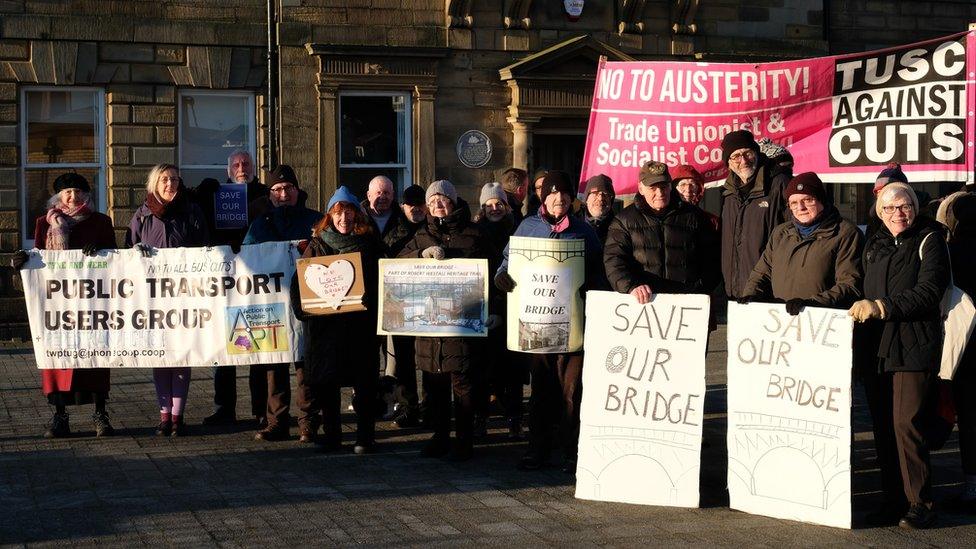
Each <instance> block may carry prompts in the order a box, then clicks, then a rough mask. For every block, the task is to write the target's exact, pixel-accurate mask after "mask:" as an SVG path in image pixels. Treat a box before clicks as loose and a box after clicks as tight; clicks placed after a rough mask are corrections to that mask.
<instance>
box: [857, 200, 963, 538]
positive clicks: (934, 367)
mask: <svg viewBox="0 0 976 549" xmlns="http://www.w3.org/2000/svg"><path fill="white" fill-rule="evenodd" d="M875 209H876V212H877V214H878V218H880V219H881V222H882V225H883V226H882V227H880V228H879V229H878V230H877V231H875V232H874V233H872V234H871V236H870V237H869V238H868V241H867V243H866V244H865V246H864V257H863V261H864V297H865V299H862V300H860V301H858V302H857V303H855V304H854V306H852V307H851V309H850V311H849V314H850V315H851V316H852V317H854V320H856V321H858V322H863V323H865V324H864V329H863V330H862V331H861V333H860V334H858V335H859V337H858V343H857V345H856V346H855V349H856V350H864V351H866V352H865V354H866V355H869V356H861V355H860V354H859V355H858V357H857V359H856V364H857V365H858V368H859V370H860V374H861V377H862V380H863V382H864V388H865V393H866V394H867V397H868V405H869V407H870V409H871V418H872V420H873V422H874V443H875V447H876V449H877V454H878V463H879V465H880V467H881V482H882V489H883V492H884V496H885V502H884V505H883V506H882V507H881V508H879V509H878V510H877V511H876V512H874V513H871V514H869V515H868V522H871V523H873V524H876V525H883V524H894V523H895V522H898V524H899V526H901V527H903V528H928V527H929V526H931V525H932V524H933V523H934V521H935V513H934V512H933V511H932V493H931V466H930V463H929V444H928V439H927V436H926V424H927V423H928V421H929V420H930V418H932V416H933V414H934V401H935V398H934V387H935V381H936V373H937V371H938V369H939V361H940V357H941V352H942V315H941V312H940V302H941V300H942V296H943V294H944V293H945V291H946V287H947V286H948V284H949V256H948V250H947V249H946V243H945V234H944V228H943V227H942V225H941V224H939V223H938V222H937V221H935V220H933V219H930V218H928V217H926V216H924V215H921V214H920V213H919V204H918V198H917V197H916V195H915V192H914V191H913V190H912V188H911V187H909V186H908V185H906V184H904V183H889V184H888V185H886V186H885V187H884V189H883V190H882V191H881V192H880V193H879V194H878V202H877V203H876V204H875ZM899 517H901V520H900V521H899Z"/></svg>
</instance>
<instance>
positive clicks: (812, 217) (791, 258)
mask: <svg viewBox="0 0 976 549" xmlns="http://www.w3.org/2000/svg"><path fill="white" fill-rule="evenodd" d="M783 196H784V197H785V198H786V203H787V205H788V207H789V209H790V216H791V217H792V219H791V220H790V221H787V222H786V223H783V224H781V225H779V226H778V227H776V228H775V229H774V230H773V234H772V235H771V236H770V238H769V242H767V243H766V250H765V251H764V252H763V255H762V257H761V258H760V259H759V262H758V263H756V266H755V267H754V268H753V270H752V276H750V277H749V282H748V283H747V284H746V287H745V289H744V290H743V292H742V293H743V295H742V297H740V298H739V303H748V302H749V301H756V300H759V301H764V300H770V299H775V300H778V301H783V302H785V303H786V312H788V313H789V314H791V315H797V314H799V312H800V310H801V309H802V308H803V307H804V306H806V305H810V306H815V307H850V305H851V304H852V303H854V301H855V300H857V299H858V298H859V297H861V279H862V274H861V253H862V250H863V248H864V237H863V235H862V234H861V231H860V230H859V229H858V228H857V226H856V225H854V224H853V223H851V222H850V221H847V220H846V219H843V218H841V216H840V212H838V211H837V208H835V207H834V205H833V203H832V202H831V201H830V200H829V199H828V198H827V191H826V190H825V189H824V185H823V182H821V181H820V178H819V177H817V174H815V173H813V172H806V173H801V174H800V175H798V176H796V177H794V178H793V179H791V180H790V183H789V184H788V185H787V186H786V190H785V191H783Z"/></svg>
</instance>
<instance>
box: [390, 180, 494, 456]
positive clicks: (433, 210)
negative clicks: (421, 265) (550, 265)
mask: <svg viewBox="0 0 976 549" xmlns="http://www.w3.org/2000/svg"><path fill="white" fill-rule="evenodd" d="M426 200H427V222H426V224H424V225H423V226H422V227H421V228H420V229H419V230H418V231H417V233H416V234H414V236H413V238H412V239H411V240H410V242H408V243H407V245H406V246H404V248H403V251H401V252H400V254H399V257H416V258H426V259H437V260H441V259H456V258H478V259H487V260H488V265H489V268H492V267H494V266H495V265H497V264H498V260H497V255H498V252H497V251H496V250H495V249H494V247H493V246H492V245H491V241H490V240H489V239H488V237H486V236H485V234H484V233H483V232H482V231H481V229H480V228H478V226H477V225H475V224H474V223H473V222H472V221H471V210H470V209H469V208H468V204H467V202H465V201H464V200H461V199H460V198H458V195H457V191H456V190H455V189H454V185H453V184H451V182H450V181H447V180H445V179H442V180H439V181H434V182H433V183H431V184H430V185H429V186H428V187H427V193H426ZM499 324H500V320H499V318H498V316H497V315H495V314H490V315H489V316H488V320H487V322H486V327H487V328H488V329H489V330H493V329H497V326H498V325H499ZM414 346H415V350H416V360H417V367H418V368H420V369H421V370H422V371H423V379H424V381H423V383H424V388H425V390H426V392H427V401H426V402H427V413H428V414H429V416H430V421H431V422H432V424H433V428H434V436H433V437H432V438H431V439H430V440H429V441H428V442H427V444H426V445H425V446H424V448H423V449H422V450H421V455H423V456H424V457H442V456H445V455H448V454H450V455H449V456H448V457H449V459H451V460H452V461H465V460H468V459H470V458H471V455H472V452H473V429H474V413H475V398H476V394H475V387H474V385H475V383H477V376H478V375H480V372H478V368H479V367H480V366H481V364H480V363H479V362H478V358H479V355H480V353H483V350H484V349H483V345H482V340H480V339H474V338H465V337H418V338H416V341H415V344H414ZM452 393H453V396H454V422H455V440H454V443H453V445H452V444H451V395H452Z"/></svg>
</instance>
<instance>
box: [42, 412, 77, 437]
mask: <svg viewBox="0 0 976 549" xmlns="http://www.w3.org/2000/svg"><path fill="white" fill-rule="evenodd" d="M67 436H71V428H70V427H68V414H67V413H63V414H59V413H57V412H55V413H54V416H53V417H52V418H51V421H50V422H49V423H48V425H47V431H45V432H44V438H64V437H67Z"/></svg>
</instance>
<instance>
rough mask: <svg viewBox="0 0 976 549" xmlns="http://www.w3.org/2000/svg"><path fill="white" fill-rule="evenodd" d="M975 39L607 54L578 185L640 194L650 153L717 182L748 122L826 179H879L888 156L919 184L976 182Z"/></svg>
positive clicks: (759, 134) (958, 37) (801, 165)
mask: <svg viewBox="0 0 976 549" xmlns="http://www.w3.org/2000/svg"><path fill="white" fill-rule="evenodd" d="M974 44H976V33H974V32H967V33H961V34H956V35H953V36H948V37H945V38H938V39H935V40H930V41H927V42H919V43H916V44H910V45H907V46H900V47H896V48H891V49H886V50H878V51H871V52H866V53H858V54H852V55H843V56H834V57H820V58H813V59H804V60H799V61H784V62H776V63H759V64H741V63H687V62H657V61H646V62H645V61H642V62H606V61H602V62H601V63H600V66H599V69H598V71H597V76H596V87H595V89H594V92H593V106H592V110H591V112H590V123H589V129H588V132H587V138H586V151H585V153H584V157H583V158H584V159H583V169H582V173H581V175H580V178H581V181H586V180H587V178H589V177H592V176H594V175H598V174H605V175H608V176H610V177H611V178H612V179H613V180H614V182H615V187H616V191H617V194H633V193H635V192H636V182H637V173H638V170H639V168H640V166H641V164H643V163H644V162H646V161H648V160H656V161H660V162H664V163H666V164H668V166H671V167H675V166H678V165H679V164H690V165H692V166H694V167H696V168H697V169H698V170H699V171H700V172H701V173H702V174H703V175H704V176H705V180H706V181H710V182H716V181H720V180H722V179H724V178H725V176H726V174H727V171H728V170H727V167H726V166H725V165H724V164H723V163H722V148H721V142H722V138H723V137H724V136H725V135H726V134H728V133H730V132H732V131H735V130H748V131H750V132H752V133H753V134H754V135H755V136H756V139H757V140H759V139H761V138H764V137H768V138H769V139H771V140H772V141H774V142H776V143H778V144H781V145H783V146H786V147H788V149H789V151H790V153H791V154H792V155H793V157H794V159H795V165H796V167H797V170H798V171H813V172H816V173H817V174H819V175H820V177H821V179H823V180H824V181H825V182H829V183H873V182H874V179H875V177H876V176H877V173H878V171H879V167H880V166H883V165H885V164H887V163H889V162H898V163H901V164H902V167H903V169H904V171H905V172H906V173H907V174H908V176H909V178H910V179H911V180H912V181H961V182H962V181H964V182H967V183H972V182H973V165H974V152H976V149H974V147H973V140H974V120H976V117H974V114H973V111H974V104H976V87H974V81H976V46H974ZM581 185H582V184H581Z"/></svg>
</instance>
